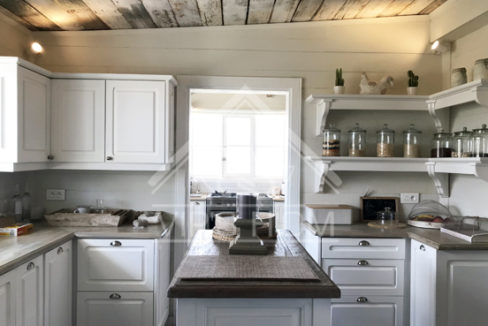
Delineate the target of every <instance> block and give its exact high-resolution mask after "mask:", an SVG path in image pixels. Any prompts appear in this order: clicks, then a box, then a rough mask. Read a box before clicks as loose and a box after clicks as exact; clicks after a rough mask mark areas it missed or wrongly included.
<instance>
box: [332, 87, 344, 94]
mask: <svg viewBox="0 0 488 326" xmlns="http://www.w3.org/2000/svg"><path fill="white" fill-rule="evenodd" d="M334 94H344V86H334Z"/></svg>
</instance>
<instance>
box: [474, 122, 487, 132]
mask: <svg viewBox="0 0 488 326" xmlns="http://www.w3.org/2000/svg"><path fill="white" fill-rule="evenodd" d="M473 132H474V133H475V134H486V133H488V128H487V127H486V123H483V124H482V125H481V128H478V129H473Z"/></svg>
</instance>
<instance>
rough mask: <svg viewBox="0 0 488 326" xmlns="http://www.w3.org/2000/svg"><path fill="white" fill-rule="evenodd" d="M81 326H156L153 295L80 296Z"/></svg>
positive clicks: (144, 293) (90, 293) (85, 293)
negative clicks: (153, 325) (154, 322)
mask: <svg viewBox="0 0 488 326" xmlns="http://www.w3.org/2000/svg"><path fill="white" fill-rule="evenodd" d="M77 302H78V303H77V325H78V326H107V325H117V326H135V325H137V326H152V324H153V293H152V292H78V297H77Z"/></svg>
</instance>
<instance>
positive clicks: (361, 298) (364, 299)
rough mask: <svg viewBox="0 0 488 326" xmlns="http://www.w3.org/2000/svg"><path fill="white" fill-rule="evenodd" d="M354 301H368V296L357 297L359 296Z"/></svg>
mask: <svg viewBox="0 0 488 326" xmlns="http://www.w3.org/2000/svg"><path fill="white" fill-rule="evenodd" d="M356 301H357V302H358V303H366V302H368V298H366V297H359V298H357V299H356Z"/></svg>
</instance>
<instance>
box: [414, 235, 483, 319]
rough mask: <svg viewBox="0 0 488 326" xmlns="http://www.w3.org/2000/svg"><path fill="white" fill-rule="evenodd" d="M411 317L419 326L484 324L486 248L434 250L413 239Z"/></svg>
mask: <svg viewBox="0 0 488 326" xmlns="http://www.w3.org/2000/svg"><path fill="white" fill-rule="evenodd" d="M411 251H412V256H411V257H412V272H411V275H412V276H411V320H412V325H413V326H416V325H422V326H457V325H466V326H482V325H483V326H484V325H486V324H487V320H488V309H486V307H488V296H487V295H486V294H487V293H488V255H487V252H486V250H479V251H476V250H452V251H444V250H436V249H434V248H432V247H429V246H427V245H425V244H422V243H420V242H418V241H415V240H412V243H411Z"/></svg>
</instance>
